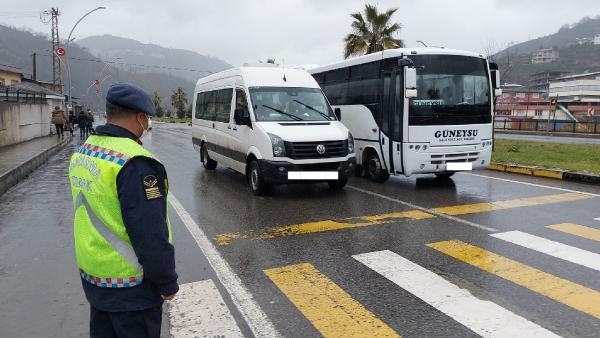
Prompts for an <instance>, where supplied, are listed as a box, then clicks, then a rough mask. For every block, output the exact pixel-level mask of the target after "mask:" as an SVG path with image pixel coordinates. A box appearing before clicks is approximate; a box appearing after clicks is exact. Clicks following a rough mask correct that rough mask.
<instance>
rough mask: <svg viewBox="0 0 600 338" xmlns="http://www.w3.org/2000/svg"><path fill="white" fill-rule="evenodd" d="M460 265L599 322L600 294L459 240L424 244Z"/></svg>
mask: <svg viewBox="0 0 600 338" xmlns="http://www.w3.org/2000/svg"><path fill="white" fill-rule="evenodd" d="M426 245H427V246H428V247H430V248H432V249H435V250H437V251H439V252H442V253H444V254H446V255H448V256H450V257H454V258H456V259H457V260H459V261H462V262H465V263H467V264H469V265H472V266H474V267H477V268H479V269H481V270H483V271H485V272H488V273H491V274H494V275H496V276H498V277H500V278H503V279H505V280H507V281H510V282H512V283H515V284H517V285H520V286H522V287H525V288H527V289H529V290H532V291H534V292H536V293H539V294H541V295H544V296H546V297H548V298H550V299H553V300H555V301H557V302H559V303H562V304H565V305H567V306H569V307H571V308H573V309H575V310H578V311H581V312H583V313H587V314H588V315H590V316H593V317H596V318H599V319H600V306H598V304H600V292H598V291H595V290H592V289H590V288H588V287H585V286H583V285H580V284H577V283H574V282H571V281H569V280H566V279H563V278H560V277H556V276H554V275H551V274H549V273H546V272H544V271H541V270H538V269H536V268H533V267H530V266H528V265H525V264H522V263H519V262H517V261H514V260H511V259H509V258H506V257H504V256H501V255H498V254H495V253H493V252H491V251H487V250H484V249H482V248H479V247H476V246H474V245H471V244H468V243H465V242H461V241H458V240H452V241H443V242H436V243H429V244H426Z"/></svg>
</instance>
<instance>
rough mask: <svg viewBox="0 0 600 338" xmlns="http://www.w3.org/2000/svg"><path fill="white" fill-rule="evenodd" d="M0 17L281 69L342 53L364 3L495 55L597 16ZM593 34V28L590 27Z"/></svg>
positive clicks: (396, 4) (110, 8) (204, 7)
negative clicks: (52, 20) (369, 9)
mask: <svg viewBox="0 0 600 338" xmlns="http://www.w3.org/2000/svg"><path fill="white" fill-rule="evenodd" d="M4 2H5V3H4V5H3V6H2V8H0V23H1V24H4V25H9V26H14V27H16V28H27V29H29V30H30V31H33V32H41V33H46V34H48V35H50V29H51V26H50V25H49V24H47V25H45V24H43V23H42V22H41V21H40V13H41V12H43V11H44V10H48V11H49V10H50V8H52V7H54V8H58V9H59V11H60V13H61V15H60V16H59V18H58V24H59V36H60V38H61V39H66V38H67V36H68V35H69V31H70V30H71V29H72V28H73V27H74V25H75V23H76V22H77V20H79V19H80V18H81V17H82V16H83V15H84V14H85V13H87V12H88V11H90V10H92V9H94V8H96V7H98V6H105V7H106V9H104V10H98V11H96V12H94V13H92V14H90V15H88V16H87V17H86V18H84V19H83V20H82V21H81V22H80V23H79V24H78V25H77V26H76V28H75V29H74V31H73V34H72V37H74V38H75V40H74V41H75V42H77V39H80V38H84V37H88V36H92V35H103V34H111V35H115V36H120V37H126V38H131V39H135V40H138V41H140V42H142V43H152V44H157V45H160V46H163V47H170V48H180V49H187V50H192V51H195V52H198V53H200V54H203V55H209V56H214V57H218V58H220V59H222V60H224V61H226V62H228V63H230V64H232V65H234V66H240V65H242V64H243V63H246V62H249V63H256V62H258V61H259V60H262V61H266V60H267V59H269V58H275V59H276V61H277V62H278V63H281V62H282V61H283V62H285V65H290V66H293V65H302V64H320V65H323V64H327V63H330V62H334V61H338V60H341V59H342V58H343V48H344V47H343V40H344V37H345V36H346V35H347V34H348V33H350V32H351V28H350V24H351V22H352V20H353V19H352V17H350V13H354V12H358V11H362V10H363V8H364V4H365V3H370V4H374V5H376V6H377V7H378V8H379V9H380V11H384V10H387V9H389V8H398V11H397V12H396V13H395V14H394V16H393V17H392V20H393V21H394V22H398V23H400V24H401V25H402V29H401V31H400V34H399V35H398V36H396V37H397V38H401V39H403V40H404V42H405V44H406V45H407V46H408V47H411V46H420V43H418V42H417V40H421V41H423V42H424V43H426V44H428V45H430V46H445V47H447V48H457V49H465V50H471V51H476V52H484V53H485V52H487V51H490V50H492V51H498V50H501V49H504V48H505V47H506V46H508V44H509V43H511V42H515V43H518V42H523V41H526V40H529V39H533V38H537V37H541V36H545V35H548V34H552V33H555V32H556V31H557V30H558V29H559V28H560V27H561V26H562V25H564V24H573V23H576V22H578V21H579V20H581V19H582V18H584V17H586V16H590V17H595V16H598V15H600V1H599V0H569V1H564V0H545V1H542V0H539V1H537V0H379V1H364V0H279V1H275V0H166V1H165V0H160V1H159V0H103V1H96V0H54V1H49V0H43V1H40V0H17V1H4ZM599 33H600V32H599Z"/></svg>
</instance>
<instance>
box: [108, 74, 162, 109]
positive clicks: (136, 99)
mask: <svg viewBox="0 0 600 338" xmlns="http://www.w3.org/2000/svg"><path fill="white" fill-rule="evenodd" d="M106 101H108V102H110V103H112V104H114V105H117V106H119V107H123V108H128V109H132V110H135V111H140V112H142V113H145V114H148V115H150V116H154V115H156V108H155V107H154V103H152V100H151V99H150V96H148V94H147V93H146V92H145V91H144V90H143V89H142V88H140V87H138V86H135V85H132V84H130V83H125V82H118V83H115V84H113V85H112V86H110V88H108V92H107V93H106Z"/></svg>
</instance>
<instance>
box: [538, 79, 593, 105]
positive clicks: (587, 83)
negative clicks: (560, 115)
mask: <svg viewBox="0 0 600 338" xmlns="http://www.w3.org/2000/svg"><path fill="white" fill-rule="evenodd" d="M548 97H550V98H557V99H558V101H559V102H600V72H594V73H586V74H577V75H569V76H563V77H560V78H557V79H554V80H550V85H549V90H548Z"/></svg>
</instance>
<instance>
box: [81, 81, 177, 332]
mask: <svg viewBox="0 0 600 338" xmlns="http://www.w3.org/2000/svg"><path fill="white" fill-rule="evenodd" d="M155 113H156V111H155V108H154V104H153V103H152V101H151V99H150V97H149V96H148V94H147V93H146V92H144V91H143V90H142V89H140V88H139V87H137V86H134V85H132V84H128V83H116V84H113V85H112V86H111V87H110V88H109V89H108V92H107V94H106V115H107V121H106V124H105V125H103V126H99V127H98V128H97V129H96V133H95V134H92V135H91V136H90V137H89V138H88V139H87V140H86V141H85V143H84V144H83V145H82V146H81V147H80V148H79V149H78V150H77V151H76V152H75V154H74V155H73V156H72V158H71V162H70V166H69V178H70V182H71V190H72V193H73V203H74V205H75V219H74V237H75V255H76V259H77V265H78V266H79V271H80V275H81V279H82V285H83V290H84V293H85V295H86V298H87V300H88V301H89V303H90V311H91V313H90V336H91V337H157V338H158V337H159V336H160V328H161V319H162V304H163V301H164V300H171V299H173V297H174V296H175V293H177V291H178V290H179V286H178V284H177V273H176V272H175V257H174V248H173V245H172V235H171V226H170V224H169V220H168V218H167V194H168V183H167V174H166V171H165V168H164V167H163V165H162V164H161V163H160V162H159V161H158V159H156V158H155V157H154V156H152V154H151V153H150V152H149V151H148V150H146V149H144V148H143V147H142V142H141V141H140V138H141V137H142V136H143V135H144V134H145V133H146V132H147V129H148V118H149V116H152V115H154V114H155Z"/></svg>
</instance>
